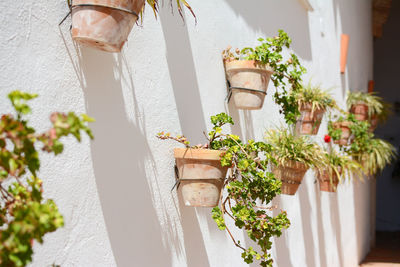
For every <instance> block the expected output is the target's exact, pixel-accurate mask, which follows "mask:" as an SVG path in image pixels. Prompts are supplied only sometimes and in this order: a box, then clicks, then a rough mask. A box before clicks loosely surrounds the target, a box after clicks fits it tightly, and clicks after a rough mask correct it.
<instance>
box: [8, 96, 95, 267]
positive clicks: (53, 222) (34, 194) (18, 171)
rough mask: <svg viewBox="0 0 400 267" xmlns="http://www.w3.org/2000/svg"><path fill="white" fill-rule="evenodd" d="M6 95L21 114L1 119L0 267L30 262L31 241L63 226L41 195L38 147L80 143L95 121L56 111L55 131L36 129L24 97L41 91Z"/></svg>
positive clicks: (57, 147)
mask: <svg viewBox="0 0 400 267" xmlns="http://www.w3.org/2000/svg"><path fill="white" fill-rule="evenodd" d="M8 97H9V99H10V101H11V104H12V106H13V107H14V109H15V111H16V115H17V116H16V117H15V116H13V115H11V114H4V115H2V117H1V118H0V266H25V265H27V264H28V263H29V262H31V261H32V254H33V250H32V246H33V241H34V240H36V241H38V242H39V243H43V236H44V235H45V234H47V233H50V232H54V231H55V230H57V228H59V227H62V226H63V224H64V220H63V217H62V215H61V214H60V213H59V211H58V208H57V206H56V204H55V203H54V201H53V200H51V199H47V200H46V199H44V198H43V186H42V180H40V179H39V178H38V177H37V172H38V171H39V168H40V159H39V153H38V151H37V147H39V146H40V145H41V149H42V150H43V151H46V152H48V153H54V154H55V155H57V154H60V153H61V152H62V151H63V149H64V146H63V144H62V142H61V141H60V138H62V137H63V136H68V135H72V136H74V137H75V138H76V139H77V140H78V141H80V140H81V133H80V132H81V131H84V132H85V133H86V134H88V135H89V136H90V137H91V138H93V135H92V132H91V130H90V129H89V128H88V126H87V123H88V122H92V121H93V119H92V118H90V117H88V116H87V115H82V116H81V117H78V116H77V115H75V114H74V113H73V112H70V113H68V114H64V113H53V114H52V115H51V122H52V127H51V129H49V130H48V131H46V132H43V133H36V131H35V129H34V128H32V127H30V126H29V124H28V121H27V120H25V119H23V116H24V115H27V114H29V113H30V112H31V109H30V107H29V105H27V104H26V101H28V100H31V99H33V98H36V97H37V95H34V94H28V93H23V92H20V91H14V92H11V93H10V94H9V95H8ZM28 176H30V178H29V177H28ZM26 177H28V178H26Z"/></svg>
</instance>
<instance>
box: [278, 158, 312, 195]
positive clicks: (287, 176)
mask: <svg viewBox="0 0 400 267" xmlns="http://www.w3.org/2000/svg"><path fill="white" fill-rule="evenodd" d="M307 170H308V167H307V166H306V165H304V164H303V163H301V162H297V161H292V160H288V161H287V162H286V163H285V166H281V165H279V166H273V168H272V173H273V174H274V175H275V177H276V178H277V179H279V180H281V181H282V187H281V192H282V194H286V195H294V194H296V192H297V189H298V188H299V186H300V184H301V181H302V180H303V178H304V175H305V174H306V172H307Z"/></svg>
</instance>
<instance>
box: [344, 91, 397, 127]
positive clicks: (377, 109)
mask: <svg viewBox="0 0 400 267" xmlns="http://www.w3.org/2000/svg"><path fill="white" fill-rule="evenodd" d="M346 103H347V107H348V109H351V107H352V106H353V105H356V104H360V103H362V104H365V105H367V106H368V119H369V120H371V119H373V118H374V117H377V118H378V120H379V122H381V123H383V122H385V121H387V119H388V118H389V116H390V115H391V114H392V112H393V111H392V110H393V106H392V104H390V103H388V102H385V101H384V100H383V98H382V97H380V96H378V95H376V93H364V92H348V94H347V100H346Z"/></svg>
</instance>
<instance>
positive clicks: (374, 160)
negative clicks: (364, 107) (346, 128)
mask: <svg viewBox="0 0 400 267" xmlns="http://www.w3.org/2000/svg"><path fill="white" fill-rule="evenodd" d="M370 127H371V126H370V124H369V122H368V121H358V120H355V119H354V120H353V123H352V124H351V125H350V130H351V133H352V135H353V139H352V142H351V144H350V146H348V147H344V148H343V149H344V150H345V151H346V152H347V153H348V154H349V155H351V156H352V157H353V158H354V159H355V160H356V161H357V162H358V163H360V164H361V165H362V166H363V167H364V170H365V172H366V174H369V175H374V174H376V173H377V172H378V171H382V170H383V169H384V168H385V166H386V165H387V164H390V163H391V162H392V161H393V160H394V159H395V156H396V149H395V148H394V147H393V145H391V144H390V143H389V142H386V141H384V140H382V139H379V138H375V136H374V134H373V133H372V132H370V131H369V128H370Z"/></svg>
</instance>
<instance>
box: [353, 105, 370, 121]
mask: <svg viewBox="0 0 400 267" xmlns="http://www.w3.org/2000/svg"><path fill="white" fill-rule="evenodd" d="M350 112H351V113H353V114H354V117H355V118H356V120H359V121H365V120H368V106H367V105H366V104H364V103H361V102H360V103H357V104H354V105H352V106H351V108H350Z"/></svg>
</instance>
